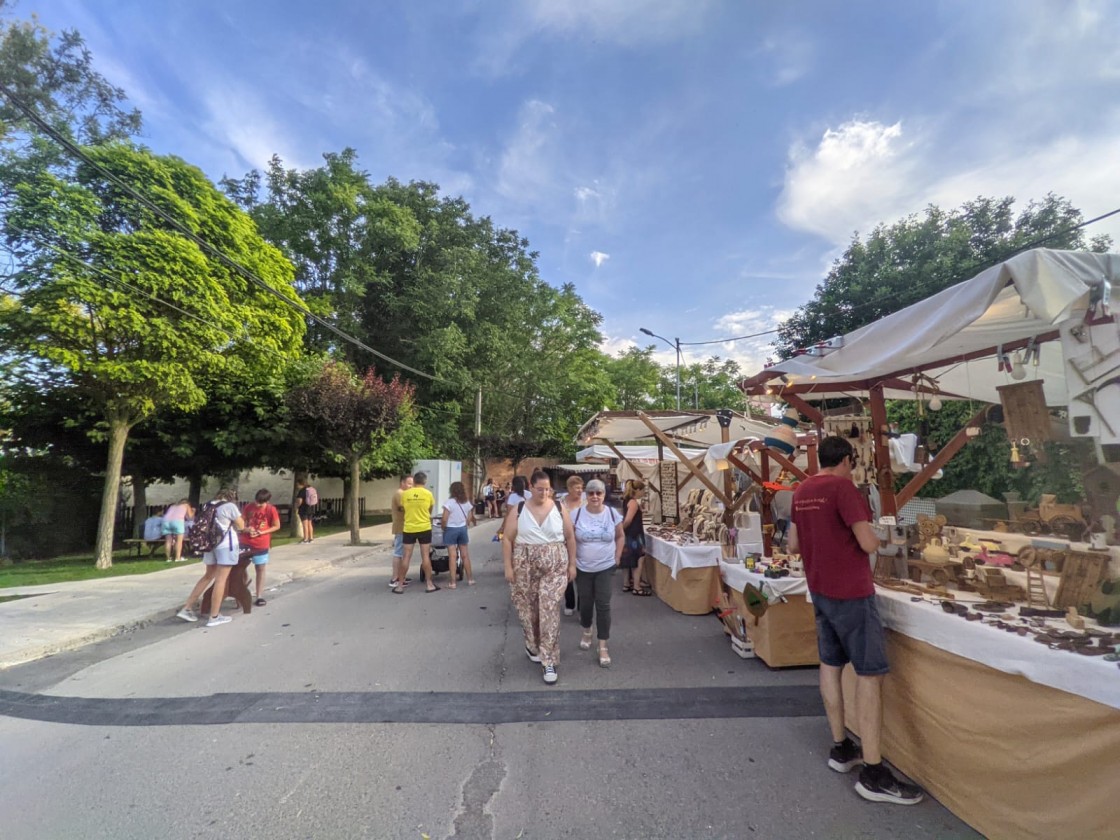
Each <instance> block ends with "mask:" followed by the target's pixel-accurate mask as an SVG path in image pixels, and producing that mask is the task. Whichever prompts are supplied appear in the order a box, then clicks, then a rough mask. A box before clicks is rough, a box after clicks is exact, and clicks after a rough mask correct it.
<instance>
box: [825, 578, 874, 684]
mask: <svg viewBox="0 0 1120 840" xmlns="http://www.w3.org/2000/svg"><path fill="white" fill-rule="evenodd" d="M813 613H814V615H815V616H816V619H817V652H818V653H819V654H820V658H821V663H822V664H824V665H832V666H834V667H837V668H840V667H843V666H844V665H847V664H848V663H849V662H851V663H852V668H854V669H855V672H856V673H857V674H859V675H860V676H861V677H872V676H878V675H880V674H885V673H887V672H888V671H889V670H890V667H889V666H888V664H887V648H886V639H885V638H884V635H883V622H882V620H881V619H880V618H879V609H878V608H877V607H876V606H875V596H874V595H869V596H868V597H866V598H853V599H851V600H840V599H838V598H826V597H825V596H823V595H817V594H816V593H814V594H813Z"/></svg>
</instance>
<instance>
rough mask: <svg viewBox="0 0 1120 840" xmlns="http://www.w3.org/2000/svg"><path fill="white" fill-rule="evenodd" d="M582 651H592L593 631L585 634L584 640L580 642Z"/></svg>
mask: <svg viewBox="0 0 1120 840" xmlns="http://www.w3.org/2000/svg"><path fill="white" fill-rule="evenodd" d="M579 649H580V650H591V631H590V630H589V631H588V632H586V633H584V634H583V638H582V639H580V640H579Z"/></svg>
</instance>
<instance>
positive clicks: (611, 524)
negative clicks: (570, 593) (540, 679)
mask: <svg viewBox="0 0 1120 840" xmlns="http://www.w3.org/2000/svg"><path fill="white" fill-rule="evenodd" d="M606 496H607V487H606V485H605V484H603V482H601V481H599V479H597V478H596V479H592V480H591V481H589V482H587V504H586V505H584V506H583V507H582V508H580V509H579V510H577V511H576V512H575V514H574V515H573V518H572V531H573V533H574V534H575V538H576V588H577V589H578V590H579V624H580V627H582V628H583V637H582V638H581V639H580V640H579V648H580V650H590V649H591V619H592V617H594V618H595V629H596V630H597V631H598V634H599V665H600V666H602V667H603V668H609V667H610V665H611V655H610V653H609V652H608V651H607V640H608V639H609V638H610V636H611V581H612V580H613V579H614V570H615V568H616V567H617V566H618V564H619V561H620V560H621V559H622V549H623V546H624V545H625V538H624V536H623V532H622V516H621V515H620V514H618V513H616V512H615V511H614V510H613V509H611V508H609V507H607V506H606V505H605V504H604V503H603V502H604V501H605V499H606Z"/></svg>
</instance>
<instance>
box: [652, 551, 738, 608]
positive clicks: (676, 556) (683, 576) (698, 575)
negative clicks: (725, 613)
mask: <svg viewBox="0 0 1120 840" xmlns="http://www.w3.org/2000/svg"><path fill="white" fill-rule="evenodd" d="M650 558H652V559H650ZM719 558H720V546H719V545H716V544H714V543H697V544H694V545H677V544H676V543H672V542H669V541H668V540H663V539H661V538H660V537H655V536H654V535H652V534H647V535H646V561H645V564H644V565H645V576H646V580H647V581H649V585H650V586H651V587H652V588H653V591H654V592H656V593H657V597H658V598H660V599H661V600H662V601H664V602H665V603H666V604H668V605H669V606H670V607H672V608H673V609H674V610H676V611H677V612H680V613H685V614H686V615H706V614H707V613H710V612H711V611H712V607H713V605H714V604H715V603H716V601H717V600H718V599H719V593H720V577H719Z"/></svg>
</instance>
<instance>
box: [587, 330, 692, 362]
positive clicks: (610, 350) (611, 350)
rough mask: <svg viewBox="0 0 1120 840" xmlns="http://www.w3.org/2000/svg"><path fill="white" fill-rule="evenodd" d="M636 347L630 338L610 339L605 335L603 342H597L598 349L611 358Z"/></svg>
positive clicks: (635, 343)
mask: <svg viewBox="0 0 1120 840" xmlns="http://www.w3.org/2000/svg"><path fill="white" fill-rule="evenodd" d="M637 346H638V343H637V342H636V341H634V340H633V339H632V338H612V337H610V336H607V335H604V336H603V340H602V341H600V342H599V349H600V350H602V351H603V352H604V353H606V354H607V355H608V356H611V357H615V356H618V354H619V353H625V352H626V351H627V350H629V349H630V348H631V347H637ZM675 358H676V357H675V356H674V359H675Z"/></svg>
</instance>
